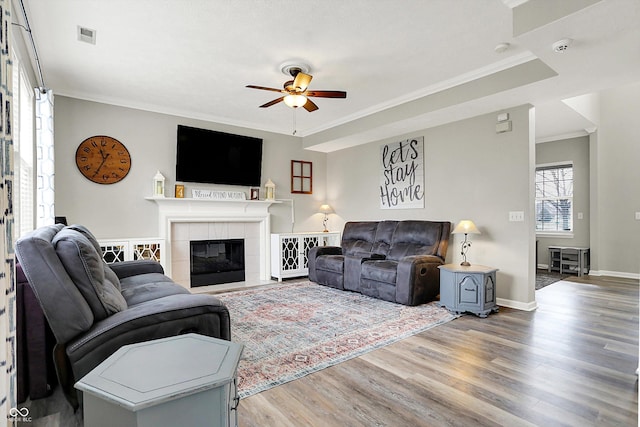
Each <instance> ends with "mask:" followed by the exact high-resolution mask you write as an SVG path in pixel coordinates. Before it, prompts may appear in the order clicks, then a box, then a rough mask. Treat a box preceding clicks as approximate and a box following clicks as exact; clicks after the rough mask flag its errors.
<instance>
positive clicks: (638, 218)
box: [636, 212, 640, 221]
mask: <svg viewBox="0 0 640 427" xmlns="http://www.w3.org/2000/svg"><path fill="white" fill-rule="evenodd" d="M636 219H637V220H639V221H640V212H636Z"/></svg>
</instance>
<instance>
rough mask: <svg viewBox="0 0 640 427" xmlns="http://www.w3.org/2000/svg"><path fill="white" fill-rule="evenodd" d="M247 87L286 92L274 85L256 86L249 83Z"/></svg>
mask: <svg viewBox="0 0 640 427" xmlns="http://www.w3.org/2000/svg"><path fill="white" fill-rule="evenodd" d="M246 87H248V88H250V89H261V90H270V91H272V92H280V93H286V92H285V91H284V90H282V89H275V88H272V87H264V86H255V85H247V86H246Z"/></svg>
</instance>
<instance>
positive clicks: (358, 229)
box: [341, 222, 378, 255]
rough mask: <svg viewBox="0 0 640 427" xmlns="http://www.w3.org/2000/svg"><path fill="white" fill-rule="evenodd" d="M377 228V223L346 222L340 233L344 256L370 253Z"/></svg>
mask: <svg viewBox="0 0 640 427" xmlns="http://www.w3.org/2000/svg"><path fill="white" fill-rule="evenodd" d="M377 228H378V223H377V222H347V223H346V224H345V225H344V231H343V233H342V245H341V246H342V252H343V253H344V255H354V254H356V253H370V252H371V248H372V246H373V240H374V238H375V236H376V229H377Z"/></svg>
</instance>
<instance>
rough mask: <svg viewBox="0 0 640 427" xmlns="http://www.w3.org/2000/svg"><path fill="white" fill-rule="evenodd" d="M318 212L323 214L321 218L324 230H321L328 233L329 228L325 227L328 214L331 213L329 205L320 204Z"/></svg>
mask: <svg viewBox="0 0 640 427" xmlns="http://www.w3.org/2000/svg"><path fill="white" fill-rule="evenodd" d="M320 213H323V214H324V219H323V220H322V226H323V227H324V230H322V232H323V233H328V232H329V230H328V229H327V221H328V220H329V214H330V213H333V209H332V208H331V206H329V205H322V206H320Z"/></svg>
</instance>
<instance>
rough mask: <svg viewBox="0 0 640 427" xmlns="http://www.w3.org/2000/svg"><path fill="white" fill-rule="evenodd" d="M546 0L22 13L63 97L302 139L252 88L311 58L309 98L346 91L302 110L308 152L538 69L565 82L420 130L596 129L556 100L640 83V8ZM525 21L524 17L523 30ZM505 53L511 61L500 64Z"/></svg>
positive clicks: (489, 102)
mask: <svg viewBox="0 0 640 427" xmlns="http://www.w3.org/2000/svg"><path fill="white" fill-rule="evenodd" d="M540 2H542V4H547V5H550V6H551V9H553V8H554V7H555V6H554V5H556V2H552V1H548V0H535V1H534V0H532V1H529V2H523V1H515V0H504V1H501V0H455V1H451V0H429V1H425V0H404V1H401V2H398V1H394V0H350V1H344V0H309V1H300V0H268V1H267V0H234V1H230V0H229V1H223V0H190V1H184V0H136V1H131V0H57V1H50V0H30V1H29V2H25V3H26V7H27V16H28V19H29V23H30V25H31V28H32V31H33V37H34V39H35V43H36V46H37V51H38V54H39V58H40V62H41V65H42V70H43V75H44V80H45V84H46V86H47V87H48V88H51V89H53V91H54V93H56V94H59V95H66V96H71V97H76V98H81V99H87V100H94V101H99V102H106V103H111V104H116V105H122V106H128V107H134V108H141V109H145V110H150V111H156V112H162V113H168V114H175V115H180V116H186V117H192V118H198V119H204V120H210V121H214V122H220V123H225V124H232V125H238V126H244V127H249V128H253V129H259V130H265V131H271V132H277V133H283V134H291V133H292V130H293V115H294V113H293V110H292V109H290V108H288V107H286V106H285V105H284V104H282V103H280V104H277V105H275V106H273V107H270V108H267V109H262V108H258V106H259V105H261V104H263V103H265V102H267V101H270V100H272V99H274V98H276V97H277V95H278V94H277V93H274V92H267V91H260V90H253V89H248V88H245V86H246V85H247V84H255V85H261V86H269V87H275V88H280V87H281V86H282V84H283V83H284V82H285V81H286V80H287V77H286V76H285V75H283V74H282V73H281V71H280V66H281V64H282V63H284V62H285V61H289V60H292V59H299V60H300V61H302V62H304V63H306V64H308V65H310V67H311V71H310V74H312V75H313V81H312V82H311V86H310V88H311V89H317V90H323V89H324V90H344V91H347V92H348V97H347V99H344V100H341V99H319V98H315V99H314V101H316V104H317V105H318V106H319V107H320V109H319V110H318V111H315V112H313V113H308V112H306V111H304V110H302V109H300V110H297V111H296V112H295V115H296V128H297V134H296V135H298V136H301V137H304V138H305V139H307V137H309V138H308V139H309V140H310V141H313V143H311V144H305V145H307V146H309V147H310V148H315V149H319V150H322V151H329V150H334V149H339V148H341V147H342V146H346V145H349V143H348V140H352V141H357V142H356V143H359V142H363V141H365V140H366V139H367V138H370V137H369V134H370V133H371V132H363V131H362V130H359V129H358V126H355V127H354V128H353V129H352V128H350V126H349V124H350V123H352V122H354V121H355V122H357V121H358V120H361V119H362V118H363V117H371V115H374V116H373V117H376V118H378V117H379V118H380V120H379V121H380V123H381V125H380V132H379V133H378V135H380V136H384V135H385V134H386V133H389V132H392V131H395V129H392V128H393V126H391V125H384V122H385V119H384V114H386V113H385V111H389V112H392V111H393V109H394V108H396V107H397V106H399V105H404V104H406V103H407V102H410V101H413V100H420V99H424V98H425V97H428V96H431V95H433V94H434V93H446V92H444V91H446V90H449V89H451V88H455V87H460V85H463V84H468V83H469V82H474V81H479V80H478V79H483V78H487V77H491V76H494V77H495V76H498V74H496V73H500V72H503V71H505V72H508V71H509V70H515V68H514V67H517V66H522V64H533V62H531V61H534V60H539V61H540V62H541V63H542V64H544V65H545V66H546V67H548V69H550V70H552V71H553V72H554V73H553V74H554V76H553V77H549V75H548V73H547V74H544V73H543V75H540V77H537V76H536V75H535V72H533V71H531V70H529V69H528V68H522V69H523V70H525V71H526V72H527V73H529V72H531V73H532V74H531V75H530V76H529V75H527V76H523V78H522V81H521V82H520V83H518V84H511V85H509V84H506V82H504V81H502V82H501V81H500V80H498V79H495V80H496V81H498V84H496V89H495V91H494V92H495V93H482V94H481V95H476V96H473V94H472V93H470V95H469V99H464V100H459V101H456V103H454V104H453V105H446V108H444V107H443V108H436V107H434V108H431V109H429V108H427V109H426V110H425V111H419V112H416V114H415V116H414V117H413V118H412V120H411V126H414V127H416V129H419V128H420V127H424V126H430V125H435V124H439V123H442V122H445V121H447V120H453V119H456V118H460V117H463V116H468V115H471V114H481V113H484V112H490V111H496V110H497V109H502V108H508V107H511V106H515V105H521V104H524V103H532V104H534V105H537V106H540V108H541V109H545V108H546V109H547V111H550V113H547V114H545V112H544V111H541V114H540V117H544V118H545V120H551V121H555V123H553V126H551V123H549V124H547V123H543V122H542V121H540V122H539V123H538V129H537V131H538V134H539V135H540V136H543V137H548V136H552V134H553V133H555V134H557V135H564V134H570V133H572V132H578V131H580V130H582V131H584V128H585V127H589V126H584V125H585V124H586V125H590V122H586V123H585V122H584V121H581V120H580V119H579V118H577V119H576V118H575V117H573V118H571V119H570V118H569V116H575V112H574V111H573V110H572V109H571V108H568V107H566V105H565V104H562V103H561V102H560V101H561V100H562V99H564V98H567V97H573V96H577V95H582V94H586V93H590V92H593V91H597V90H601V89H604V88H608V87H611V86H615V85H620V84H626V83H629V82H632V81H637V80H638V79H640V78H639V77H638V76H640V26H639V25H638V22H640V11H639V10H640V2H638V1H637V0H603V1H595V0H591V1H590V0H566V1H564V2H563V6H566V5H573V6H574V9H575V10H569V11H568V12H567V11H566V10H558V11H556V10H550V11H545V10H544V9H542V12H540V10H541V8H538V9H536V8H535V6H536V4H537V3H540ZM590 3H594V4H593V5H589V4H590ZM575 5H577V6H575ZM529 6H532V8H531V9H526V8H527V7H529ZM558 9H561V8H558ZM516 11H518V12H520V15H518V16H516V17H515V18H514V16H515V15H514V14H515V13H516ZM527 14H529V15H530V16H531V17H532V18H530V17H529V16H528V15H527ZM521 15H525V17H524V18H522V17H521ZM538 15H539V16H538ZM558 16H560V18H558ZM532 22H533V23H532ZM523 23H524V24H523ZM523 25H531V26H532V29H530V30H528V31H525V32H523V33H522V34H519V35H517V36H514V35H513V34H514V28H515V27H516V26H517V27H518V28H516V33H518V31H517V30H518V29H519V28H521V27H522V26H523ZM78 26H83V27H87V28H90V29H93V30H95V31H96V43H95V45H94V44H88V43H85V42H81V41H78V37H77V32H78ZM564 37H571V38H572V39H574V40H575V42H574V43H573V45H572V46H571V48H570V49H569V50H568V51H567V52H565V53H563V54H557V53H554V52H553V51H552V49H551V45H552V43H553V42H555V41H556V40H558V39H561V38H564ZM501 42H507V43H510V48H509V49H507V50H506V51H505V52H503V53H496V52H495V51H494V48H495V46H496V45H497V44H498V43H501ZM501 84H504V85H501ZM503 86H504V87H503ZM487 87H489V86H487V85H486V84H485V88H487ZM422 104H425V103H424V102H423V103H422ZM381 111H382V113H381ZM443 111H446V113H447V114H443ZM553 111H555V113H553ZM376 114H377V116H375V115H376ZM566 114H568V115H569V116H566V117H565V115H566ZM554 118H555V120H553V119H554ZM559 122H566V126H564V127H563V126H560V125H559ZM569 125H570V126H571V127H573V128H572V129H569V127H570V126H569ZM545 126H549V127H545ZM576 126H578V128H575V127H576ZM373 127H375V125H374V126H373ZM580 127H581V128H580ZM404 129H405V130H406V129H407V128H406V127H405V128H404ZM369 131H371V129H369ZM336 135H337V136H336ZM343 140H344V141H347V142H345V143H344V144H343V143H342V142H337V141H343ZM352 145H353V142H352Z"/></svg>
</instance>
